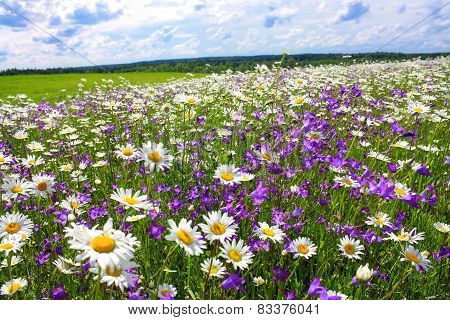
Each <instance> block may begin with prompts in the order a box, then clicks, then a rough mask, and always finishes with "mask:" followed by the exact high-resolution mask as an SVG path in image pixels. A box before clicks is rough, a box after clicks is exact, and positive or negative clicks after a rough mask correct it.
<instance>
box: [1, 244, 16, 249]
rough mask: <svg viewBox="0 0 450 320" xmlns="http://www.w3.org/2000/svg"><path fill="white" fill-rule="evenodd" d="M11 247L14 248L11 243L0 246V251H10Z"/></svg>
mask: <svg viewBox="0 0 450 320" xmlns="http://www.w3.org/2000/svg"><path fill="white" fill-rule="evenodd" d="M13 247H14V245H13V244H12V243H3V244H0V249H2V250H9V249H12V248H13Z"/></svg>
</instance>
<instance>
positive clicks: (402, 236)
mask: <svg viewBox="0 0 450 320" xmlns="http://www.w3.org/2000/svg"><path fill="white" fill-rule="evenodd" d="M397 238H398V240H401V241H408V240H409V238H410V236H409V234H407V233H402V234H399V235H398V236H397Z"/></svg>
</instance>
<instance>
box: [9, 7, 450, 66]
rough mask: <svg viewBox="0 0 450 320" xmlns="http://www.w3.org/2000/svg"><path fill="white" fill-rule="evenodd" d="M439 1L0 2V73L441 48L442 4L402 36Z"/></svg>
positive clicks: (447, 46) (445, 38)
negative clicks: (146, 62)
mask: <svg viewBox="0 0 450 320" xmlns="http://www.w3.org/2000/svg"><path fill="white" fill-rule="evenodd" d="M446 2H447V1H446V0H442V1H440V0H398V1H397V0H395V1H393V0H386V1H384V0H328V1H320V0H305V1H303V0H281V1H278V0H271V1H267V0H156V1H153V0H133V1H124V0H108V1H106V0H0V69H8V68H48V67H67V66H86V65H91V64H92V63H95V64H114V63H128V62H136V61H144V60H160V59H173V58H194V57H210V56H236V55H260V54H280V53H281V52H284V51H288V52H289V53H292V54H301V53H329V52H333V53H358V52H373V51H376V50H378V49H379V48H380V47H381V46H383V45H384V44H385V43H387V42H388V41H389V40H391V39H392V38H394V37H395V36H397V35H399V34H401V36H400V37H398V39H396V40H394V41H393V42H392V43H390V44H389V45H387V46H386V47H384V48H383V51H390V52H443V51H450V28H449V27H450V18H449V16H450V14H449V13H450V4H448V5H446V6H444V8H442V9H441V10H440V11H438V13H437V14H435V15H433V16H432V17H430V18H429V19H427V20H426V21H424V22H421V23H420V24H418V25H417V26H416V27H414V28H412V29H411V30H410V31H408V32H406V33H404V32H405V31H406V30H407V29H408V28H409V27H410V26H412V25H414V24H415V23H416V22H418V21H419V20H421V19H422V18H423V17H425V16H427V15H429V14H431V13H432V12H433V11H435V10H437V9H438V8H440V7H441V6H443V5H444V4H445V3H446ZM2 3H4V4H6V5H8V6H10V7H12V8H13V9H14V10H15V11H16V12H18V13H20V14H17V13H14V12H11V11H10V10H8V9H6V8H5V7H4V6H3V5H2ZM20 15H23V16H25V17H26V18H28V19H29V21H28V20H26V19H24V18H23V17H21V16H20ZM30 21H32V22H33V23H31V22H30ZM36 25H37V26H39V27H40V28H39V27H37V26H36ZM43 30H45V31H43ZM403 33H404V34H403ZM50 35H53V36H55V37H56V38H57V39H59V41H58V40H56V39H55V38H53V37H51V36H50ZM60 41H62V43H64V44H66V45H68V46H70V47H72V48H73V49H75V50H76V51H77V52H78V53H79V54H80V55H82V56H83V57H81V56H80V55H78V54H76V53H74V52H73V51H72V50H70V49H69V48H67V47H66V46H65V45H63V44H62V43H61V42H60Z"/></svg>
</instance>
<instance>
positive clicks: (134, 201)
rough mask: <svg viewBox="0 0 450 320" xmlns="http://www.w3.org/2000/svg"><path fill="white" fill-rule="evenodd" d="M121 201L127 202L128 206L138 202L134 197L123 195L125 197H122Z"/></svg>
mask: <svg viewBox="0 0 450 320" xmlns="http://www.w3.org/2000/svg"><path fill="white" fill-rule="evenodd" d="M123 201H125V202H126V203H128V204H129V205H130V206H133V205H135V204H138V203H139V200H138V199H136V198H130V197H125V198H124V199H123Z"/></svg>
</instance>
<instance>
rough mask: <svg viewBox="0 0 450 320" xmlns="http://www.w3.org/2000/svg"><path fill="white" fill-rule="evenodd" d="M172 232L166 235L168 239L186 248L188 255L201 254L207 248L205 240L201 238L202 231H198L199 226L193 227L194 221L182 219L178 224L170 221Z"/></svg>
mask: <svg viewBox="0 0 450 320" xmlns="http://www.w3.org/2000/svg"><path fill="white" fill-rule="evenodd" d="M168 223H169V226H170V229H169V231H170V234H168V235H166V236H165V239H166V240H169V241H175V242H176V243H178V244H179V245H180V247H182V248H184V250H185V251H186V254H187V255H195V256H198V255H201V254H202V253H203V249H205V248H206V245H205V241H204V240H201V233H200V232H198V231H197V229H198V226H195V227H194V228H192V227H191V224H192V221H187V220H186V219H181V221H180V222H179V224H178V225H177V224H176V223H175V221H173V220H172V219H170V220H169V221H168Z"/></svg>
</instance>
